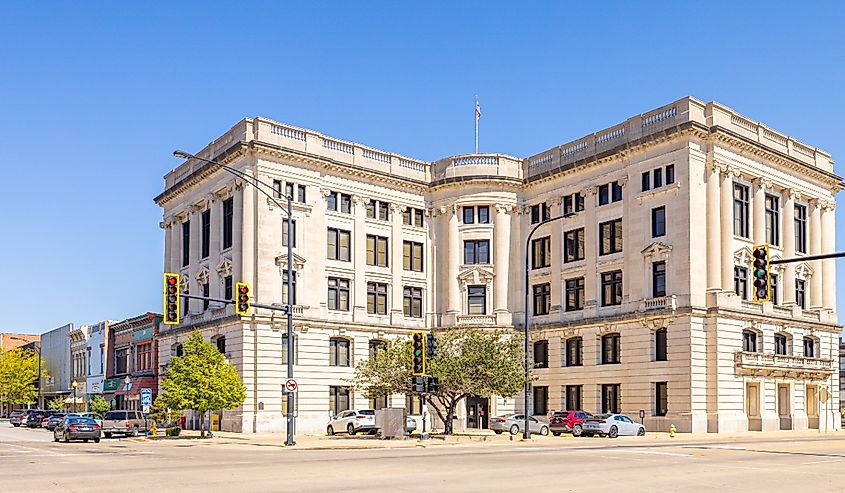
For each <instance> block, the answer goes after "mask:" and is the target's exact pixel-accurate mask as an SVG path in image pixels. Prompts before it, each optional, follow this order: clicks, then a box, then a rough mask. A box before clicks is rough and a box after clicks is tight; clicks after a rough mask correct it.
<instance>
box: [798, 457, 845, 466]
mask: <svg viewBox="0 0 845 493" xmlns="http://www.w3.org/2000/svg"><path fill="white" fill-rule="evenodd" d="M842 461H845V458H841V459H827V460H814V461H810V462H804V463H803V465H805V466H809V465H810V464H827V463H828V462H842Z"/></svg>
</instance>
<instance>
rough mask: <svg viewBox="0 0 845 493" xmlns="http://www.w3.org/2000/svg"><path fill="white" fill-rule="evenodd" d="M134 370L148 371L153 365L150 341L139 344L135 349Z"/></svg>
mask: <svg viewBox="0 0 845 493" xmlns="http://www.w3.org/2000/svg"><path fill="white" fill-rule="evenodd" d="M135 365H136V366H135V371H148V370H150V369H151V368H152V367H153V345H152V343H149V342H148V343H146V344H139V345H138V347H137V349H136V358H135Z"/></svg>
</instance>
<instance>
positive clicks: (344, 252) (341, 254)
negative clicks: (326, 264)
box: [326, 228, 352, 262]
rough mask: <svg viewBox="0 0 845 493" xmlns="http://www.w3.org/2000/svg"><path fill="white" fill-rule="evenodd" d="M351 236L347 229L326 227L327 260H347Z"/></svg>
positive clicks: (348, 258)
mask: <svg viewBox="0 0 845 493" xmlns="http://www.w3.org/2000/svg"><path fill="white" fill-rule="evenodd" d="M351 236H352V234H351V233H350V232H349V231H344V230H342V229H335V228H328V235H327V241H326V245H327V252H326V253H327V255H326V258H328V259H329V260H342V261H344V262H349V260H350V258H351V257H350V252H351V250H352V248H351V245H350V243H351Z"/></svg>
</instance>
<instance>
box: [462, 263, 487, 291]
mask: <svg viewBox="0 0 845 493" xmlns="http://www.w3.org/2000/svg"><path fill="white" fill-rule="evenodd" d="M458 281H460V283H461V286H464V287H466V286H468V285H470V284H487V283H489V282H492V281H493V269H492V268H491V267H485V266H481V265H472V266H468V267H464V268H462V269H461V272H460V273H459V274H458Z"/></svg>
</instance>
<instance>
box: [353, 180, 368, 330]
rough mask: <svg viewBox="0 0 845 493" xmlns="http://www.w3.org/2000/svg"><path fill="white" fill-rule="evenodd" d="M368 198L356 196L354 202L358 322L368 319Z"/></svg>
mask: <svg viewBox="0 0 845 493" xmlns="http://www.w3.org/2000/svg"><path fill="white" fill-rule="evenodd" d="M367 200H368V199H367V198H366V197H361V196H358V195H355V196H353V197H352V201H353V202H354V203H355V207H354V210H353V211H352V212H353V213H354V215H355V227H354V230H353V231H352V238H351V240H350V241H351V243H352V251H351V256H352V265H354V266H355V278H354V279H353V280H352V283H353V285H354V288H353V291H354V293H355V294H354V295H353V296H354V298H353V299H352V303H353V307H354V308H353V313H352V318H353V320H355V321H356V322H361V321H364V320H366V317H367V282H366V280H365V278H364V272H366V270H367Z"/></svg>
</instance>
